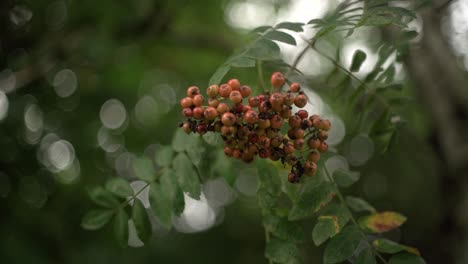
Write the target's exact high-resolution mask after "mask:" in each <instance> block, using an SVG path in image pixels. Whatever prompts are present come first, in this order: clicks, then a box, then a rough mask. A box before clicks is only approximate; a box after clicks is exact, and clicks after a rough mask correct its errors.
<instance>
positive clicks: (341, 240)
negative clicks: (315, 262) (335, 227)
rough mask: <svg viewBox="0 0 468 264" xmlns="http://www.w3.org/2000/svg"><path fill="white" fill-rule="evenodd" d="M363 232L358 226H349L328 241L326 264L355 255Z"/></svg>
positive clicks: (325, 254) (325, 255)
mask: <svg viewBox="0 0 468 264" xmlns="http://www.w3.org/2000/svg"><path fill="white" fill-rule="evenodd" d="M360 242H361V234H360V231H359V229H358V228H357V227H355V226H347V227H345V228H344V229H343V231H341V232H340V233H339V234H338V235H336V236H335V237H333V238H332V239H331V240H330V242H328V244H327V246H326V248H325V251H324V256H323V262H324V263H325V264H333V263H339V262H342V261H345V260H347V259H349V258H350V257H351V256H353V254H354V252H355V251H356V249H357V247H358V245H359V243H360Z"/></svg>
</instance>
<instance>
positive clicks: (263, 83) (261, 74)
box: [257, 60, 266, 92]
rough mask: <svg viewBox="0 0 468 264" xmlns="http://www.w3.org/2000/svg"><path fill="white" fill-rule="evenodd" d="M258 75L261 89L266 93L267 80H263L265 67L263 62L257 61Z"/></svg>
mask: <svg viewBox="0 0 468 264" xmlns="http://www.w3.org/2000/svg"><path fill="white" fill-rule="evenodd" d="M257 74H258V82H259V84H260V88H262V90H263V91H264V92H265V91H266V85H265V80H264V79H263V66H262V61H261V60H257Z"/></svg>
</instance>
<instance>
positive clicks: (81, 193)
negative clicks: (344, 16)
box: [0, 0, 468, 263]
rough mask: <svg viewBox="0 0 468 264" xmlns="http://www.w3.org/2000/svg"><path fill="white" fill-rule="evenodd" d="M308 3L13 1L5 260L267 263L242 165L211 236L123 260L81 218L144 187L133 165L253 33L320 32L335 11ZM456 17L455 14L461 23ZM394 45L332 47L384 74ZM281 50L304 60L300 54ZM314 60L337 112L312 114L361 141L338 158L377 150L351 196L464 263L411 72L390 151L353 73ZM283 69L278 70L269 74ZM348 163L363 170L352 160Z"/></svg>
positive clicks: (1, 147)
mask: <svg viewBox="0 0 468 264" xmlns="http://www.w3.org/2000/svg"><path fill="white" fill-rule="evenodd" d="M305 2H307V1H293V0H291V1H287V0H270V1H253V0H252V1H250V0H249V1H241V0H232V1H228V0H223V1H219V0H206V1H182V0H171V1H157V0H139V1H109V0H101V1H89V0H83V1H74V0H54V1H49V0H34V1H33V0H29V1H27V0H24V1H15V0H3V1H1V3H0V14H1V15H0V20H1V22H0V34H1V35H0V91H1V92H0V120H1V123H0V197H1V200H0V212H1V213H0V223H1V224H0V235H1V239H0V261H1V262H2V263H32V262H34V263H99V262H100V263H132V262H136V263H154V262H159V263H266V262H267V260H266V259H265V258H264V256H263V255H264V254H263V252H264V234H263V228H262V224H261V219H260V212H259V210H258V208H257V205H256V198H255V188H256V178H255V177H256V176H255V175H253V174H252V173H251V170H250V169H249V167H248V166H244V165H243V166H241V167H239V166H237V165H235V166H234V167H230V168H231V169H232V170H233V173H234V176H235V177H236V178H235V179H234V180H233V182H232V183H233V184H232V187H229V188H232V191H233V192H234V193H235V196H236V199H235V200H234V201H232V203H231V204H229V205H226V206H225V207H224V206H222V207H220V208H218V209H219V210H217V212H216V221H215V223H213V226H210V227H209V228H208V230H204V231H203V232H196V233H194V234H185V233H184V232H178V231H177V230H171V231H170V232H167V231H164V230H162V229H158V230H157V231H156V232H155V234H154V238H153V239H152V240H151V242H150V243H149V245H145V246H144V247H129V248H125V249H122V248H120V247H119V246H118V245H117V243H116V242H115V241H114V240H113V236H112V228H110V227H106V228H105V229H104V230H103V231H99V232H89V231H84V230H82V228H81V227H80V221H81V217H82V216H83V214H84V213H85V212H86V211H87V210H88V209H89V208H91V207H92V204H91V202H90V200H89V198H88V197H87V195H86V188H87V187H89V186H93V185H97V184H99V185H103V184H104V182H105V180H106V179H108V178H109V177H113V176H120V177H124V178H126V179H129V180H134V179H135V177H134V175H133V174H134V173H133V172H132V171H131V169H132V165H131V162H132V161H133V160H134V158H135V157H137V156H142V155H143V156H146V157H148V158H150V159H154V157H155V152H157V149H158V148H159V147H160V145H167V144H170V143H171V142H172V138H173V136H174V134H175V131H176V130H177V124H178V122H179V121H180V120H181V115H180V114H179V113H180V110H181V109H180V106H179V105H178V100H179V98H181V97H182V96H183V94H184V93H185V89H186V87H187V86H188V85H198V86H200V87H205V86H206V85H207V83H208V80H209V78H210V77H211V75H212V74H213V73H214V72H215V70H216V68H217V67H218V66H219V65H221V64H222V63H223V62H224V61H225V60H226V59H227V57H228V56H230V55H231V54H232V53H233V52H234V51H235V50H238V49H239V48H241V47H243V46H244V45H245V43H246V41H247V40H248V39H249V36H248V35H247V34H246V33H247V31H248V30H250V29H252V28H254V27H256V26H260V25H263V24H270V25H272V24H274V23H276V22H279V21H283V20H288V21H293V22H295V21H298V22H307V21H308V20H310V19H312V18H318V17H321V16H323V15H324V14H325V13H326V12H327V10H330V9H333V7H334V6H335V4H336V2H334V1H310V3H308V4H306V3H305ZM324 2H326V3H324ZM453 2H454V3H452V5H456V4H459V5H460V6H466V5H464V4H463V2H464V1H453ZM301 4H302V5H303V6H302V7H301ZM444 8H447V7H444ZM454 9H455V7H453V8H452V7H450V8H447V10H448V12H447V14H446V18H447V19H446V20H445V22H446V24H447V23H448V24H450V22H447V21H451V19H453V17H454V14H452V13H453V12H454V11H453V10H454ZM465 9H466V10H468V8H465ZM465 14H466V13H465ZM455 15H456V14H455ZM418 21H419V22H418ZM417 23H419V26H418V24H417ZM464 23H467V22H466V19H465V22H464ZM420 24H421V18H420V17H419V18H418V19H417V20H416V24H414V25H412V26H414V29H415V30H419V31H420V30H421V26H420ZM447 27H448V28H449V26H447ZM459 34H466V32H463V31H462V33H457V32H456V31H450V30H447V32H446V35H447V36H446V37H447V39H448V40H451V41H453V40H454V39H456V38H458V37H457V36H458V35H459ZM465 36H466V35H465ZM298 40H300V39H298ZM386 40H387V39H386V37H385V35H384V34H383V33H381V32H379V31H378V30H375V29H372V28H371V29H369V28H363V29H360V30H358V31H356V32H355V34H354V35H353V36H352V37H350V38H346V39H344V38H343V36H341V35H332V36H329V37H327V38H324V39H323V40H321V42H319V43H317V47H319V48H321V49H322V50H325V52H326V53H327V54H334V53H339V54H342V57H343V58H342V60H341V62H342V63H343V65H347V66H349V64H350V57H351V56H352V54H353V53H354V51H355V50H356V49H357V48H360V49H363V50H364V51H365V52H367V53H368V55H367V56H368V60H367V61H369V63H370V64H369V65H370V66H367V67H371V66H372V63H375V61H376V60H377V57H378V50H379V47H380V46H381V45H382V43H384V42H385V41H386ZM464 41H465V43H464V46H463V45H462V44H459V43H458V44H456V43H455V42H453V43H455V44H453V46H454V50H455V53H456V54H457V55H458V56H459V61H458V62H459V65H461V67H463V56H464V53H463V52H464V51H465V50H466V48H464V47H466V44H467V43H466V39H465V40H464ZM356 43H357V44H356ZM457 45H458V46H457ZM460 47H462V48H460ZM281 48H282V51H283V55H284V57H285V60H286V61H289V62H291V61H292V56H293V55H295V54H296V53H297V52H298V49H293V48H292V47H288V46H284V45H282V46H281ZM309 55H310V58H311V59H305V62H304V63H302V64H299V66H298V68H299V69H300V70H301V71H303V72H304V73H306V75H307V78H305V79H302V81H305V82H307V84H308V85H307V86H308V87H310V88H311V90H312V91H314V94H317V95H318V97H317V98H319V97H320V98H322V99H323V101H320V102H321V104H322V106H321V107H317V105H315V106H314V108H312V109H314V110H317V111H322V112H324V113H325V115H327V114H329V115H330V113H333V116H335V117H337V118H338V119H339V120H338V121H336V122H341V123H343V128H342V131H341V132H340V133H342V134H343V135H342V137H341V139H338V141H337V143H340V142H341V141H342V140H344V141H343V142H348V143H343V144H342V145H339V144H336V145H337V148H339V149H340V150H343V152H346V148H349V147H350V146H349V144H351V143H350V142H351V141H352V140H353V139H354V138H355V136H359V135H361V136H362V137H363V139H362V140H363V141H361V143H362V142H364V143H362V144H364V146H362V144H361V145H359V141H357V142H358V143H356V141H355V143H356V144H358V150H360V151H361V154H358V156H359V157H361V158H362V155H364V156H365V158H364V160H363V162H355V163H353V162H349V163H350V165H351V167H352V168H353V169H355V170H359V171H360V172H361V181H359V183H358V184H357V185H356V186H354V187H353V188H351V189H349V190H346V193H350V194H356V195H360V196H362V197H365V198H366V199H367V200H369V201H370V202H371V203H372V204H373V205H374V206H375V207H376V208H378V209H380V210H395V211H399V212H401V213H403V214H404V215H406V216H407V217H408V219H409V220H408V222H407V223H406V224H405V225H404V226H403V227H402V229H401V230H398V231H394V232H392V233H391V234H390V237H391V238H392V239H394V240H397V241H400V240H401V241H404V243H405V244H408V245H411V246H414V247H417V248H419V249H420V251H421V252H422V255H423V256H425V258H426V259H427V260H428V261H429V263H442V262H440V260H441V259H443V258H444V257H445V256H446V255H445V254H449V253H446V252H448V251H450V249H447V248H446V247H449V245H448V244H447V245H444V244H441V243H440V242H439V241H443V240H444V235H445V234H444V231H445V230H446V229H445V228H446V226H444V225H445V224H446V223H445V222H444V218H446V217H450V216H449V215H447V214H448V213H449V212H447V211H446V210H444V202H445V200H444V198H443V197H441V192H442V191H443V188H444V186H443V184H441V181H442V178H443V177H445V174H444V172H443V170H444V169H445V167H444V165H441V164H445V161H444V159H443V157H442V155H440V153H439V151H440V149H439V148H438V146H437V144H436V143H434V142H435V140H434V133H435V132H434V130H433V127H434V126H435V125H434V124H433V123H432V119H431V116H430V114H429V113H428V111H427V110H426V108H424V107H423V106H422V105H421V102H420V101H419V100H418V99H417V97H418V95H417V94H416V91H415V88H414V87H415V85H414V82H412V80H411V76H408V72H407V71H406V69H405V67H404V66H402V65H403V64H402V63H401V61H400V62H397V65H398V66H397V71H396V74H395V79H396V82H397V83H399V84H401V85H402V87H403V90H402V91H401V93H400V94H399V95H398V96H396V97H395V98H397V99H398V98H403V97H404V98H409V99H408V100H401V101H402V102H397V104H396V109H395V113H398V115H396V119H395V120H396V122H398V123H399V126H398V127H399V128H398V130H397V132H396V135H394V136H393V139H392V142H391V144H390V145H389V147H388V151H387V152H385V153H380V151H378V150H379V146H378V145H377V142H372V141H371V142H370V143H369V138H368V137H367V136H366V133H367V132H365V131H364V130H357V132H358V133H355V134H353V133H351V131H352V128H353V123H354V122H355V120H356V119H355V118H356V117H357V114H356V113H353V112H351V113H350V112H349V111H348V109H347V108H346V102H345V101H344V100H343V95H344V94H346V91H345V90H338V88H339V87H340V86H339V85H337V84H336V83H337V82H338V80H341V79H342V78H343V76H344V74H342V73H341V74H340V71H336V70H334V69H335V67H334V65H333V63H331V62H330V61H327V60H326V59H325V58H323V57H320V56H317V54H315V53H313V52H311V53H310V54H309ZM372 58H374V62H372ZM347 66H346V67H347ZM363 67H364V68H365V67H366V65H363ZM277 69H278V68H277V66H276V65H266V66H265V72H266V75H268V74H269V73H270V72H271V71H273V70H277ZM363 71H365V69H364V70H363ZM267 73H268V74H267ZM356 75H357V76H359V77H363V76H365V73H362V72H358V73H356ZM228 76H229V77H236V78H238V79H240V80H241V81H242V82H243V83H248V84H250V85H252V86H253V87H256V86H257V77H256V71H255V70H254V69H241V68H239V69H237V68H236V69H234V70H233V71H231V72H230V73H229V74H228ZM348 86H349V87H344V86H343V87H344V88H343V89H352V86H353V81H352V80H349V84H348ZM337 87H338V88H337ZM335 88H336V89H335ZM384 96H386V95H384ZM385 98H392V97H391V96H389V97H385ZM322 99H320V100H322ZM317 100H319V99H317ZM332 122H333V121H332ZM362 131H364V134H362V133H361V132H362ZM345 132H347V133H346V134H347V135H346V139H343V137H344V133H345ZM358 139H359V138H358ZM366 144H367V145H366ZM369 144H370V145H369ZM362 153H364V154H362ZM214 156H216V155H214ZM351 156H352V155H351ZM347 158H349V156H347ZM351 158H352V157H351ZM336 162H338V163H339V165H336V166H338V167H339V166H349V164H348V161H346V159H345V161H343V160H339V161H336ZM343 162H344V163H346V164H345V165H343ZM224 187H225V186H224ZM226 188H227V187H226ZM252 190H253V191H252ZM306 231H307V232H308V234H310V230H306ZM308 237H309V242H308V243H307V244H305V245H304V246H303V247H302V250H303V254H304V256H306V260H307V261H306V263H314V262H318V261H319V260H320V258H321V256H320V249H318V248H316V247H315V246H313V244H312V243H311V242H310V235H309V236H308ZM431 260H434V262H432V261H431ZM438 260H439V261H438Z"/></svg>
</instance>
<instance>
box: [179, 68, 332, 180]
mask: <svg viewBox="0 0 468 264" xmlns="http://www.w3.org/2000/svg"><path fill="white" fill-rule="evenodd" d="M270 82H271V85H272V87H273V89H274V91H275V92H268V91H267V92H264V93H263V94H260V95H258V96H251V93H252V89H251V88H250V87H249V86H247V85H241V83H240V82H239V80H237V79H231V80H229V81H228V82H227V83H225V84H222V85H219V86H218V85H211V86H209V87H208V88H207V89H206V95H207V98H205V96H203V95H202V94H201V93H200V89H199V88H198V87H196V86H190V87H189V88H188V89H187V97H185V98H183V99H182V100H181V101H180V104H181V106H182V108H183V110H182V114H183V115H184V116H185V117H186V121H185V122H183V123H180V127H181V128H182V129H183V130H184V131H185V132H186V133H192V132H193V133H198V134H200V135H203V134H205V133H207V132H210V131H211V132H217V133H220V134H221V135H222V138H223V140H224V143H225V148H224V153H225V154H226V155H227V156H229V157H233V158H236V159H240V160H242V161H244V162H247V163H250V162H252V161H253V160H254V158H255V157H256V156H259V157H260V158H263V159H266V158H269V159H271V160H273V161H281V162H282V163H283V164H289V165H291V167H292V168H291V172H290V173H289V175H288V181H289V182H292V183H295V182H299V180H300V178H301V177H302V176H303V175H307V176H313V175H315V173H316V172H317V163H316V162H317V161H318V160H319V159H320V152H325V151H327V150H328V145H327V143H326V142H325V140H326V139H327V137H328V132H327V131H328V130H329V129H330V126H331V124H330V121H329V120H325V119H321V118H320V117H319V116H318V115H312V116H309V113H308V112H307V111H306V110H302V109H301V110H299V111H297V113H295V114H293V113H292V106H293V105H295V106H296V107H298V108H303V107H304V106H305V105H306V104H307V101H308V99H307V97H306V95H305V94H304V93H303V91H301V86H300V84H299V83H291V84H290V85H289V90H288V91H285V92H281V88H282V87H283V86H284V85H285V83H286V80H285V78H284V76H283V74H281V73H280V72H275V73H273V74H272V76H271V80H270ZM205 102H206V103H207V104H206V105H204V103H205Z"/></svg>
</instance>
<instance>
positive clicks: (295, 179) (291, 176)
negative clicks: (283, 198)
mask: <svg viewBox="0 0 468 264" xmlns="http://www.w3.org/2000/svg"><path fill="white" fill-rule="evenodd" d="M288 181H289V182H290V183H296V182H298V181H299V177H298V176H297V174H295V173H294V172H290V173H289V174H288Z"/></svg>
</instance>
